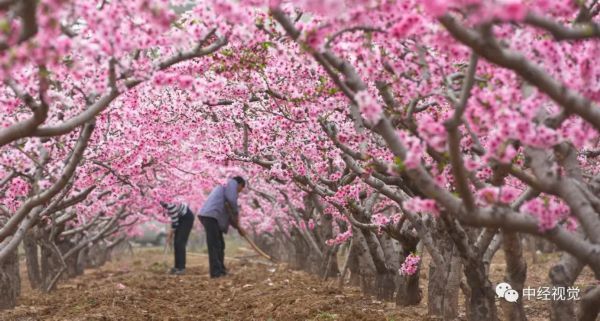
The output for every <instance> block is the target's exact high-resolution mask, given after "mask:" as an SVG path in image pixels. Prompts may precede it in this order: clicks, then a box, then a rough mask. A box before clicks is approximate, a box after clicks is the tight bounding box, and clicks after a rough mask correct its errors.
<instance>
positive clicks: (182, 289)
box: [0, 250, 418, 321]
mask: <svg viewBox="0 0 600 321" xmlns="http://www.w3.org/2000/svg"><path fill="white" fill-rule="evenodd" d="M159 253H160V252H159V251H148V250H146V251H144V252H143V253H136V254H135V255H134V257H133V258H131V259H127V260H122V261H120V262H110V263H108V264H107V265H105V266H104V267H102V268H100V269H95V270H88V271H86V273H85V274H84V275H83V276H80V277H78V278H76V279H72V280H68V281H63V282H62V283H60V284H59V286H58V289H57V290H56V291H54V292H52V293H50V294H47V295H42V294H40V293H38V292H34V291H31V290H25V291H24V293H23V295H22V297H21V299H20V305H19V306H18V307H16V308H15V309H14V310H11V311H6V312H3V313H0V320H20V321H25V320H44V321H45V320H52V321H58V320H82V321H83V320H128V321H129V320H132V321H133V320H144V321H146V320H165V321H166V320H223V321H226V320H369V321H370V320H392V318H393V317H391V316H389V315H390V313H391V312H393V310H395V308H394V307H393V304H390V303H383V302H380V301H376V300H373V299H372V298H369V297H366V296H363V295H362V294H361V292H360V291H359V290H358V289H354V288H343V289H339V288H338V287H337V282H334V281H333V280H331V281H323V280H321V279H319V278H318V277H315V276H312V275H309V274H307V273H304V272H299V271H293V270H290V269H288V268H287V267H286V266H285V265H274V264H269V263H266V262H264V263H262V262H259V261H256V260H255V261H253V262H250V261H247V260H230V261H229V262H228V268H229V269H230V270H231V271H232V275H230V276H227V277H224V278H219V279H210V278H209V277H208V268H207V258H206V256H204V255H199V254H190V255H188V269H187V271H186V272H187V273H186V274H185V275H182V276H172V275H168V274H166V273H165V271H167V270H168V267H169V266H168V264H167V258H165V257H164V256H162V255H160V254H159ZM168 258H169V259H170V256H169V257H168ZM23 282H26V280H23ZM396 315H398V314H396ZM417 315H418V314H417ZM394 320H398V319H397V318H396V319H394Z"/></svg>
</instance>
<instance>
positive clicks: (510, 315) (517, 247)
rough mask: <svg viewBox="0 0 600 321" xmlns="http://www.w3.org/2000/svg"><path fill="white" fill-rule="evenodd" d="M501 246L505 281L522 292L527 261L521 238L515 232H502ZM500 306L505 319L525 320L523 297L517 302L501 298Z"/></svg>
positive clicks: (510, 320)
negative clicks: (504, 264) (502, 248)
mask: <svg viewBox="0 0 600 321" xmlns="http://www.w3.org/2000/svg"><path fill="white" fill-rule="evenodd" d="M503 238H504V241H503V246H504V254H505V259H506V276H505V281H506V282H507V283H508V284H510V286H511V287H512V289H513V290H515V291H517V292H518V293H519V294H521V293H523V287H524V285H525V279H526V278H527V262H526V261H525V259H524V258H523V247H522V246H521V238H520V237H519V235H518V234H516V233H506V232H504V233H503ZM500 302H502V303H501V306H502V309H503V310H504V318H505V320H507V321H513V320H514V321H526V320H527V316H526V315H525V308H524V307H523V298H522V297H520V298H519V299H518V300H517V302H507V301H506V300H501V301H500Z"/></svg>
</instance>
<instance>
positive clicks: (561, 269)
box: [549, 253, 583, 321]
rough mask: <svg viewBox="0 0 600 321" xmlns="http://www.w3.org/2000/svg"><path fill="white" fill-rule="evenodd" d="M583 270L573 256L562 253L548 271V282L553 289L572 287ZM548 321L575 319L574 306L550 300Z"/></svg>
mask: <svg viewBox="0 0 600 321" xmlns="http://www.w3.org/2000/svg"><path fill="white" fill-rule="evenodd" d="M582 269H583V264H581V262H579V260H577V259H576V258H575V257H574V256H572V255H570V254H567V253H564V254H563V255H562V256H561V258H560V261H559V262H558V263H557V264H556V265H554V266H553V267H552V268H551V269H550V273H549V276H550V281H551V282H552V286H554V287H557V288H558V287H564V288H568V287H570V286H572V285H573V282H575V279H576V278H577V276H579V273H581V270H582ZM550 302H551V303H550V304H551V312H550V320H552V321H573V320H575V318H576V315H575V304H574V302H573V301H571V300H552V301H550Z"/></svg>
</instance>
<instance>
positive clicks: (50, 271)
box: [40, 240, 62, 292]
mask: <svg viewBox="0 0 600 321" xmlns="http://www.w3.org/2000/svg"><path fill="white" fill-rule="evenodd" d="M40 244H41V245H42V246H40V253H41V255H40V261H41V271H42V274H41V276H42V288H41V289H42V290H43V291H46V292H49V291H52V290H53V289H54V287H55V285H56V282H54V284H52V281H53V280H54V278H55V277H56V275H57V274H58V272H59V271H60V270H61V268H62V263H61V261H60V258H58V257H57V255H56V251H55V250H54V249H53V248H52V244H49V243H48V242H47V241H46V240H40ZM50 285H53V286H52V287H50Z"/></svg>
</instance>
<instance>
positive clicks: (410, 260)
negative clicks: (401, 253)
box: [399, 253, 421, 276]
mask: <svg viewBox="0 0 600 321" xmlns="http://www.w3.org/2000/svg"><path fill="white" fill-rule="evenodd" d="M419 262H421V257H420V256H417V255H415V254H413V253H411V254H409V255H408V256H407V257H406V259H405V260H404V262H403V263H402V266H401V267H400V270H399V272H400V275H404V276H410V275H414V274H415V273H417V271H418V269H419Z"/></svg>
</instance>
